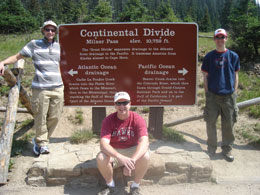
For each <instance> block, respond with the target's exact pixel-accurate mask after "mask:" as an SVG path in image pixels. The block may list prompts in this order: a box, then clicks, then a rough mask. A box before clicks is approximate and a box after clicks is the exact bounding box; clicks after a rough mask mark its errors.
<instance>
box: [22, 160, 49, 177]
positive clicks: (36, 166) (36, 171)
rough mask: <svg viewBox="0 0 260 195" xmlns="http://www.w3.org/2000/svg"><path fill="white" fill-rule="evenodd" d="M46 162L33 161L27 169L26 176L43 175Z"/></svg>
mask: <svg viewBox="0 0 260 195" xmlns="http://www.w3.org/2000/svg"><path fill="white" fill-rule="evenodd" d="M46 168H47V163H46V162H41V161H39V162H35V163H33V165H32V167H31V168H30V169H29V170H28V172H27V176H28V178H30V177H39V176H44V175H45V173H46Z"/></svg>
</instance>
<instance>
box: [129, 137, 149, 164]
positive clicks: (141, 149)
mask: <svg viewBox="0 0 260 195" xmlns="http://www.w3.org/2000/svg"><path fill="white" fill-rule="evenodd" d="M138 141H139V143H138V145H137V147H136V151H135V153H134V154H133V156H132V159H133V160H134V162H136V161H138V160H139V159H140V158H141V157H142V156H143V155H144V154H145V153H146V152H147V150H148V147H149V139H148V136H142V137H140V138H139V140H138Z"/></svg>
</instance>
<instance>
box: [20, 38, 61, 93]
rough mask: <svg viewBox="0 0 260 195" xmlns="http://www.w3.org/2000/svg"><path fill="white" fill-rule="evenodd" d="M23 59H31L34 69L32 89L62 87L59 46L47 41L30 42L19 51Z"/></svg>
mask: <svg viewBox="0 0 260 195" xmlns="http://www.w3.org/2000/svg"><path fill="white" fill-rule="evenodd" d="M20 54H21V55H22V56H24V57H31V58H32V60H33V63H34V67H35V75H34V78H33V81H32V88H36V89H54V88H57V87H60V86H62V85H63V82H62V78H61V73H60V44H59V43H57V42H53V43H49V42H48V41H47V39H45V38H44V39H39V40H32V41H30V42H29V43H28V44H27V45H26V46H24V48H23V49H22V50H21V51H20Z"/></svg>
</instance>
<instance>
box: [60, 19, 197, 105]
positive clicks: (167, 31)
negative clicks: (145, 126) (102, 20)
mask: <svg viewBox="0 0 260 195" xmlns="http://www.w3.org/2000/svg"><path fill="white" fill-rule="evenodd" d="M197 32H198V29H197V25H196V24H194V23H111V24H77V25H60V26H59V42H60V45H61V72H62V77H63V81H64V85H65V105H70V106H80V105H83V106H111V105H113V96H114V94H115V93H116V92H118V91H127V92H128V93H129V94H130V96H131V102H132V105H137V106H138V105H139V106H144V105H146V106H168V105H193V104H195V102H196V70H197V36H198V33H197Z"/></svg>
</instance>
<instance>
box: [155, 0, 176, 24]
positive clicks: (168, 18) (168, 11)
mask: <svg viewBox="0 0 260 195" xmlns="http://www.w3.org/2000/svg"><path fill="white" fill-rule="evenodd" d="M155 21H160V22H178V21H179V20H178V18H177V17H176V16H175V14H174V12H173V9H172V7H171V4H170V1H168V2H167V3H165V2H164V1H162V2H161V4H160V5H159V7H158V8H157V10H156V12H155Z"/></svg>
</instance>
